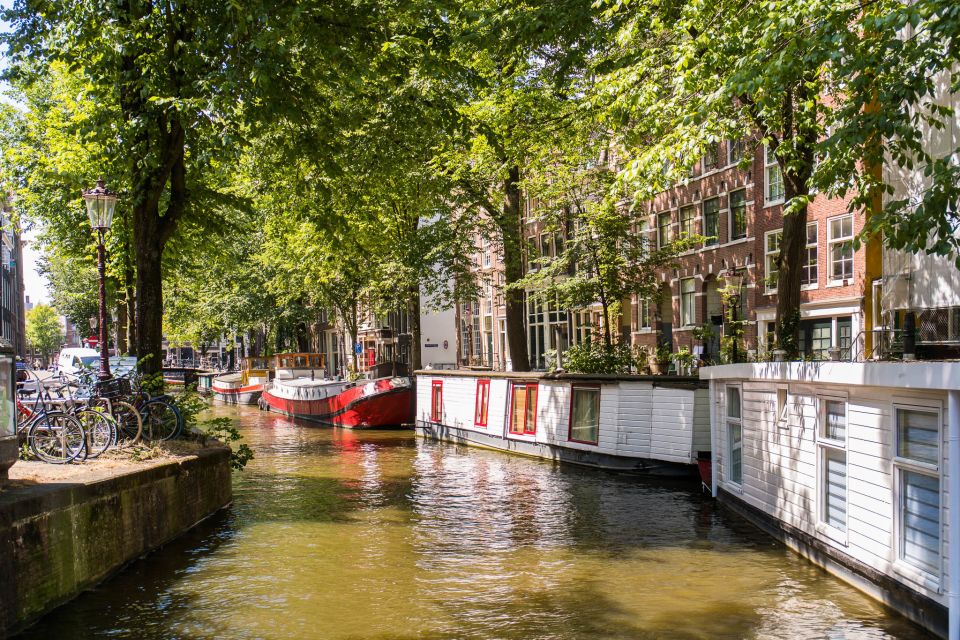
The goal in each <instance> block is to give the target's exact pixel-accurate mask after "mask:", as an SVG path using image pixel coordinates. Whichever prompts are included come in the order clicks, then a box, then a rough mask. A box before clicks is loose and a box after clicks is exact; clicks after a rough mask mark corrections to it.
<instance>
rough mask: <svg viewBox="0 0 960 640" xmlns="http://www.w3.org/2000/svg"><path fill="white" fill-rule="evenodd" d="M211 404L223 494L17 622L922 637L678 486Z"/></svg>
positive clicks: (275, 633)
mask: <svg viewBox="0 0 960 640" xmlns="http://www.w3.org/2000/svg"><path fill="white" fill-rule="evenodd" d="M217 411H219V412H220V413H227V414H231V413H232V414H233V415H239V421H240V423H241V429H242V431H243V432H244V434H245V436H246V438H247V441H248V442H249V443H250V445H251V446H252V447H253V449H254V451H255V452H256V455H257V458H256V459H255V460H254V461H253V462H252V463H251V464H250V465H249V466H248V467H247V469H246V470H245V471H244V472H243V473H241V474H237V475H235V477H234V494H235V495H234V504H233V506H232V507H231V508H230V509H229V510H226V511H224V512H222V513H221V514H218V515H217V516H216V517H214V518H212V519H211V520H210V521H208V522H206V523H204V524H203V525H201V526H200V527H198V528H197V529H195V530H194V531H192V532H190V533H188V534H187V535H186V536H184V537H183V538H181V539H180V540H178V541H176V542H175V543H172V544H170V545H168V546H167V547H165V548H164V549H163V550H161V551H159V552H157V553H154V554H151V555H150V556H148V557H147V558H145V559H144V560H141V561H140V562H137V563H135V564H134V565H133V566H131V567H130V568H129V569H127V570H126V571H124V572H123V573H121V574H120V575H118V576H117V577H115V578H113V579H112V580H110V581H109V582H107V583H106V584H104V585H102V586H101V587H99V588H98V589H96V590H94V591H91V592H90V593H87V594H85V595H84V596H82V597H80V598H78V599H77V600H76V601H74V602H73V603H71V604H69V605H67V606H66V607H64V608H62V609H60V610H58V611H56V612H55V613H54V614H52V615H50V616H48V617H47V618H46V619H45V620H43V621H42V622H41V623H40V624H39V625H37V626H35V627H34V628H33V629H31V630H30V631H29V633H28V634H26V637H30V638H145V639H160V638H164V639H166V638H183V639H194V638H196V639H201V638H203V639H206V638H263V639H271V640H272V639H280V638H331V639H341V638H342V639H350V640H355V639H377V640H381V639H382V640H387V639H391V640H400V639H404V640H405V639H408V638H409V639H412V638H423V639H428V640H430V639H439V638H465V639H467V638H470V639H473V638H477V639H485V638H504V639H513V638H538V639H544V640H546V639H557V640H561V639H564V640H565V639H574V638H577V639H579V638H584V639H586V638H624V639H626V638H638V639H653V638H663V639H667V638H670V639H674V638H676V639H681V640H683V639H694V638H696V639H700V638H704V639H706V638H731V639H733V638H763V639H767V638H771V639H773V638H783V639H785V640H786V639H790V640H794V639H799V638H831V639H839V638H849V639H857V640H860V639H865V640H874V639H880V638H927V637H928V636H926V635H925V634H923V633H922V632H921V631H919V630H918V629H917V628H915V627H913V626H912V625H910V624H909V623H907V622H905V621H904V620H902V619H900V618H898V617H896V616H892V615H890V614H888V613H887V612H885V611H884V610H883V609H881V608H880V606H879V605H877V604H876V603H875V602H873V601H872V600H870V599H868V598H867V597H865V596H863V595H861V594H860V593H859V592H857V591H855V590H853V589H851V588H849V587H847V586H845V585H844V584H842V583H840V582H839V581H837V580H835V579H833V578H831V577H829V576H827V575H826V574H824V573H823V572H821V571H819V570H817V569H815V568H813V567H811V566H810V565H808V564H807V563H805V562H804V561H802V560H799V559H798V558H796V557H794V556H792V555H791V554H790V553H789V552H787V551H786V550H784V549H783V548H782V547H780V546H778V545H775V544H773V543H771V542H770V540H769V539H767V538H765V537H763V536H760V535H758V534H757V533H756V532H755V531H754V530H753V529H752V528H751V527H750V526H749V525H746V524H744V523H742V522H740V521H738V520H736V519H734V518H732V517H730V516H728V515H726V514H724V513H721V512H719V511H718V510H717V509H716V508H715V506H714V504H713V503H711V502H710V501H709V500H705V499H702V498H701V497H700V496H699V495H698V494H697V493H696V486H691V485H690V484H687V483H668V482H662V481H661V482H655V481H650V480H643V479H638V478H634V477H627V476H621V475H614V474H607V473H602V472H596V471H592V470H585V469H578V468H573V467H557V466H554V465H552V464H549V463H545V462H540V461H535V460H528V459H525V458H519V457H514V456H509V455H505V454H501V453H497V452H488V451H482V450H477V449H466V448H464V447H456V446H452V445H441V444H436V443H432V442H424V441H420V440H417V439H416V438H414V437H413V436H412V434H410V433H409V432H377V433H372V432H368V433H363V432H356V433H355V432H351V431H345V430H332V429H325V428H318V427H313V426H300V425H297V424H294V423H293V422H292V421H290V420H287V419H285V418H281V417H279V416H276V415H274V414H265V413H261V412H258V411H256V410H255V409H247V408H244V409H241V410H240V411H239V414H237V409H235V408H219V409H217Z"/></svg>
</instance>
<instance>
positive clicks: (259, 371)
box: [210, 358, 270, 404]
mask: <svg viewBox="0 0 960 640" xmlns="http://www.w3.org/2000/svg"><path fill="white" fill-rule="evenodd" d="M269 381H270V370H269V369H268V368H267V367H266V366H265V362H264V360H263V359H262V358H245V359H244V368H243V370H242V371H237V372H233V373H226V374H224V375H221V376H217V377H216V378H214V379H213V381H212V382H211V383H210V390H211V391H213V397H214V398H217V399H218V400H221V401H223V402H226V403H227V404H256V403H257V401H258V400H259V399H260V396H261V395H262V394H263V387H264V385H266V384H267V383H268V382H269Z"/></svg>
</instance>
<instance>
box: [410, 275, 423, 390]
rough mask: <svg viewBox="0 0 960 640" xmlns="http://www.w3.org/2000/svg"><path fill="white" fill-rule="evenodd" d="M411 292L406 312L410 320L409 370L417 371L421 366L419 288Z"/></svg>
mask: <svg viewBox="0 0 960 640" xmlns="http://www.w3.org/2000/svg"><path fill="white" fill-rule="evenodd" d="M415 293H416V295H414V292H411V296H410V302H409V304H408V307H407V313H408V316H409V322H410V372H411V373H413V372H414V371H418V370H420V369H421V368H422V367H423V358H422V357H421V356H422V353H421V338H420V289H419V288H417V289H416V291H415Z"/></svg>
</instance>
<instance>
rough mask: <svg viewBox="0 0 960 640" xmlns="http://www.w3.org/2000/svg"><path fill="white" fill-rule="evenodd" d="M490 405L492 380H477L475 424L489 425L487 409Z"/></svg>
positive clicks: (479, 425)
mask: <svg viewBox="0 0 960 640" xmlns="http://www.w3.org/2000/svg"><path fill="white" fill-rule="evenodd" d="M489 407H490V381H489V380H477V400H476V403H475V404H474V412H473V424H474V426H477V427H485V426H487V410H488V409H489Z"/></svg>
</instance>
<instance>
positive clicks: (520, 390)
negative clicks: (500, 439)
mask: <svg viewBox="0 0 960 640" xmlns="http://www.w3.org/2000/svg"><path fill="white" fill-rule="evenodd" d="M510 405H511V409H510V433H515V434H519V435H533V434H535V433H536V432H537V385H536V384H526V383H522V382H521V383H516V382H515V383H513V392H512V394H511V402H510Z"/></svg>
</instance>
